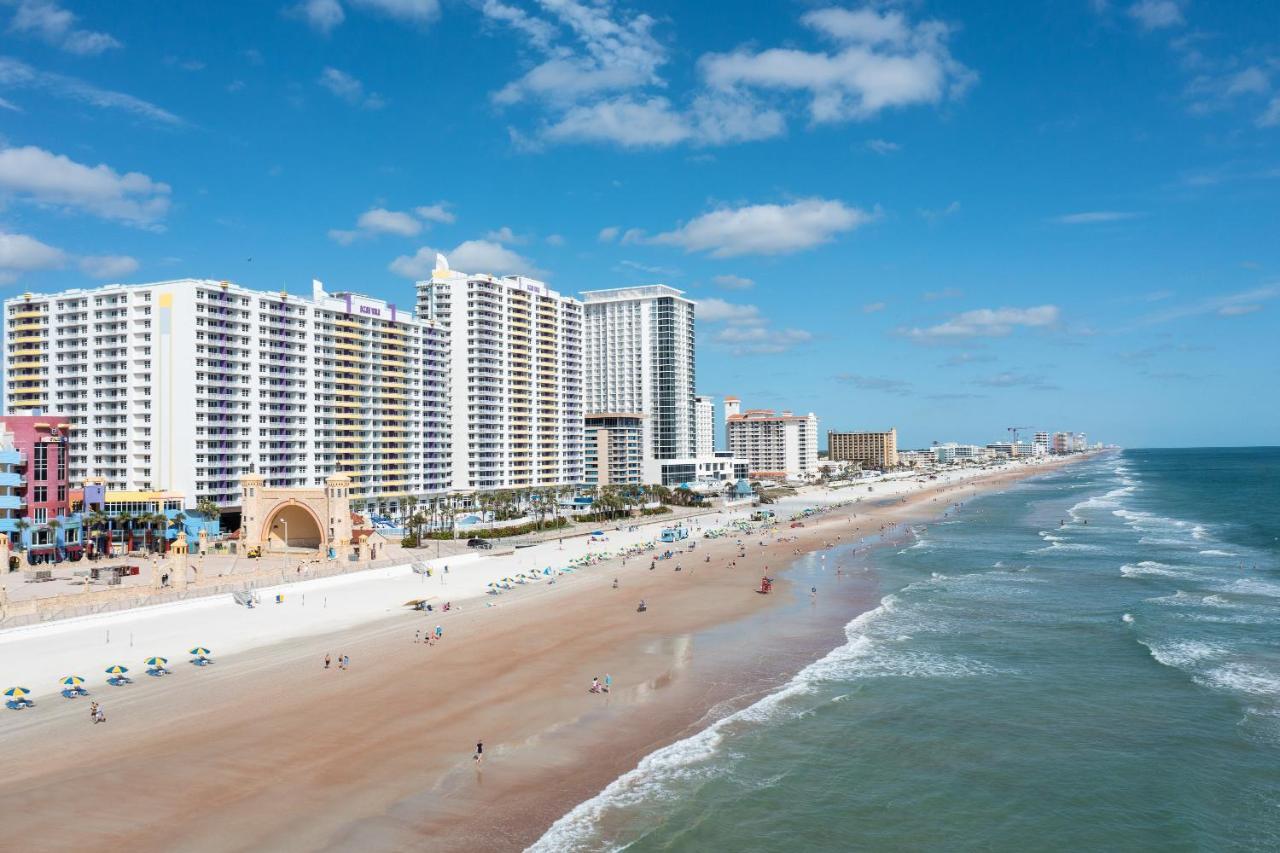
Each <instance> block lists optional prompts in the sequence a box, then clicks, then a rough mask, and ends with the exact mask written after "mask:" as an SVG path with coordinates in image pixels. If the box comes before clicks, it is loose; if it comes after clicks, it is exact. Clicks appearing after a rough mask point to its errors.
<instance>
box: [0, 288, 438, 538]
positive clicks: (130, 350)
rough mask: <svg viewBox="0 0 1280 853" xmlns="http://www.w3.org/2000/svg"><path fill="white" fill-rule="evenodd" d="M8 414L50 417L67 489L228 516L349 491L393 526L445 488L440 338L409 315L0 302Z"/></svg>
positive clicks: (279, 301)
mask: <svg viewBox="0 0 1280 853" xmlns="http://www.w3.org/2000/svg"><path fill="white" fill-rule="evenodd" d="M4 347H5V383H4V397H3V409H4V412H6V413H8V414H29V413H35V412H44V411H57V412H62V413H63V414H64V415H65V417H66V419H67V421H68V422H69V423H71V424H72V425H73V426H74V429H73V430H72V431H71V438H70V442H69V460H68V467H69V476H70V480H71V481H72V482H73V483H83V482H85V481H86V480H90V479H101V480H102V481H103V483H104V485H105V487H106V488H107V489H111V490H131V491H149V490H155V489H166V490H171V491H173V492H177V493H179V494H181V495H183V496H184V498H185V499H186V500H187V501H188V506H193V505H194V504H195V503H196V502H197V501H199V500H201V499H204V498H208V499H210V500H213V501H215V502H216V503H218V504H219V505H220V506H222V507H223V508H235V507H238V506H239V503H240V497H241V496H240V478H241V477H243V476H244V475H245V474H247V473H249V472H250V470H255V471H256V472H257V473H258V474H261V475H262V476H263V477H264V478H265V479H266V482H267V484H268V485H270V486H317V485H323V484H324V481H325V479H326V478H327V477H330V476H332V475H335V474H346V475H348V476H349V477H350V478H351V480H352V489H351V497H352V505H353V507H354V508H357V509H371V510H374V511H378V512H384V513H395V512H396V511H397V510H398V509H399V508H400V504H401V502H402V500H403V499H404V498H405V497H406V496H408V495H413V494H422V493H429V492H438V491H442V490H444V489H446V488H447V487H448V486H449V481H448V474H449V470H448V467H447V463H448V455H447V452H448V446H449V424H448V419H447V417H448V396H447V395H448V387H447V385H446V378H447V373H446V371H447V366H448V365H447V355H448V349H447V347H448V341H447V339H446V338H445V336H444V333H443V332H442V330H441V329H440V328H439V327H438V326H437V325H436V324H435V323H433V322H431V321H426V320H418V319H416V318H415V317H414V315H413V312H412V311H406V310H400V309H397V308H396V306H395V305H392V304H388V303H387V302H384V301H381V300H377V299H370V298H367V297H363V296H358V295H356V294H352V293H338V294H327V293H325V291H324V289H323V287H322V286H321V284H320V283H319V282H314V283H313V285H312V290H311V293H310V294H309V295H303V296H296V295H291V294H288V293H285V292H283V291H281V292H266V291H258V290H249V289H247V288H244V287H240V286H239V285H234V284H231V283H229V282H225V281H223V282H219V281H210V280H197V279H181V280H176V281H166V282H158V283H155V284H140V285H108V286H106V287H101V288H96V289H92V290H68V291H64V292H62V293H55V294H48V295H35V294H25V295H22V296H18V297H13V298H10V299H7V300H5V303H4Z"/></svg>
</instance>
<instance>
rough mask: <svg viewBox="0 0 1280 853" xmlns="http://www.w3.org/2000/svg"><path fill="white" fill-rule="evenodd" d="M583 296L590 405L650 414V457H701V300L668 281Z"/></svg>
mask: <svg viewBox="0 0 1280 853" xmlns="http://www.w3.org/2000/svg"><path fill="white" fill-rule="evenodd" d="M582 296H583V307H584V309H585V312H586V353H587V383H586V395H587V411H588V412H589V413H590V412H642V413H644V414H645V415H646V416H647V417H646V420H645V427H644V429H645V435H644V441H645V458H646V459H650V460H652V459H675V458H687V457H693V456H697V455H699V452H698V443H697V411H696V404H695V394H694V340H693V318H694V303H693V302H692V301H690V300H688V299H685V298H684V295H683V294H682V292H681V291H679V290H676V289H675V288H673V287H667V286H666V285H662V284H655V285H648V286H644V287H620V288H615V289H612V290H590V291H586V292H584V293H583V294H582ZM706 455H710V453H708V454H706Z"/></svg>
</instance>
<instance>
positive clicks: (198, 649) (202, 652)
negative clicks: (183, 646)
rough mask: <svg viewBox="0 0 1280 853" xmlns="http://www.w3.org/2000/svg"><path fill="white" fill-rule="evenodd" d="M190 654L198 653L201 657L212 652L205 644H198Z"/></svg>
mask: <svg viewBox="0 0 1280 853" xmlns="http://www.w3.org/2000/svg"><path fill="white" fill-rule="evenodd" d="M190 654H193V655H197V656H199V657H206V656H208V655H209V654H211V652H210V651H209V650H208V649H206V648H205V647H204V646H196V647H195V648H194V649H192V650H191V652H190Z"/></svg>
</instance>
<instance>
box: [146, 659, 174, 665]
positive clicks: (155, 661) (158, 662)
mask: <svg viewBox="0 0 1280 853" xmlns="http://www.w3.org/2000/svg"><path fill="white" fill-rule="evenodd" d="M168 662H169V659H168V658H147V659H146V660H144V661H143V663H145V664H146V665H147V666H164V665H165V664H167V663H168Z"/></svg>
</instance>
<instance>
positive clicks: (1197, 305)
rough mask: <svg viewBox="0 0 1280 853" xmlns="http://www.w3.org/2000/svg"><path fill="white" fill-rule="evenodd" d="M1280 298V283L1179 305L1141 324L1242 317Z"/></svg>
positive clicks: (1152, 316)
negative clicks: (1199, 318)
mask: <svg viewBox="0 0 1280 853" xmlns="http://www.w3.org/2000/svg"><path fill="white" fill-rule="evenodd" d="M1278 297H1280V283H1273V284H1267V285H1263V286H1262V287H1255V288H1253V289H1252V290H1243V291H1239V292H1237V293H1226V294H1223V295H1221V296H1210V297H1208V298H1206V299H1201V300H1199V301H1198V302H1192V303H1189V304H1186V305H1177V306H1174V307H1171V308H1167V309H1165V310H1163V311H1158V312H1156V313H1154V314H1148V315H1147V316H1145V317H1143V318H1141V320H1140V322H1141V323H1142V324H1143V325H1152V324H1156V323H1168V322H1170V321H1172V320H1182V319H1185V318H1187V317H1199V316H1201V315H1204V314H1216V315H1218V316H1219V317H1242V316H1245V315H1247V314H1253V313H1256V312H1258V311H1261V310H1262V309H1263V306H1264V304H1265V303H1267V302H1270V301H1271V300H1273V299H1276V298H1278Z"/></svg>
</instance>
